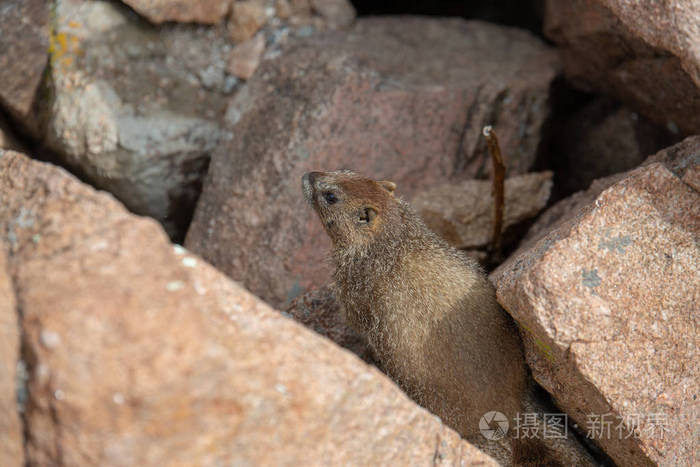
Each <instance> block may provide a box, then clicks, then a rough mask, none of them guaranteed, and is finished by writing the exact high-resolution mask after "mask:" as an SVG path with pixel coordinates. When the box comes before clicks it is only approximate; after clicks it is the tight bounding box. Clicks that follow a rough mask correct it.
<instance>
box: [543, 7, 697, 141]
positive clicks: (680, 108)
mask: <svg viewBox="0 0 700 467" xmlns="http://www.w3.org/2000/svg"><path fill="white" fill-rule="evenodd" d="M606 5H608V6H606ZM545 33H546V34H547V36H548V37H549V38H551V39H552V40H553V41H554V42H556V43H557V44H558V45H559V46H560V48H561V50H562V52H563V59H564V69H565V73H566V76H567V77H568V78H569V79H570V80H571V81H572V82H573V83H574V84H576V85H577V86H579V87H580V88H583V89H584V90H588V91H595V92H597V93H600V94H605V95H610V96H614V97H616V98H618V99H620V100H622V101H624V102H626V103H627V104H628V105H629V106H630V107H631V108H633V109H635V110H637V111H639V112H641V113H643V114H644V115H646V116H647V117H648V118H650V119H652V120H654V121H656V122H658V123H661V124H663V125H667V126H668V127H669V128H670V129H672V130H673V131H675V132H681V133H685V134H697V133H700V80H698V75H697V73H698V64H699V63H700V61H699V60H698V59H699V58H700V3H698V2H697V1H695V0H673V1H671V0H645V1H644V2H639V1H633V0H548V2H547V6H546V14H545Z"/></svg>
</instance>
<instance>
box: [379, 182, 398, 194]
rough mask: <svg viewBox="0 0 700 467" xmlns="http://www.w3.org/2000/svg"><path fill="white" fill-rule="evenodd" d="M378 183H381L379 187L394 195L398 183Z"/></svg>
mask: <svg viewBox="0 0 700 467" xmlns="http://www.w3.org/2000/svg"><path fill="white" fill-rule="evenodd" d="M377 183H379V186H381V187H382V188H384V189H385V190H386V191H388V192H389V193H391V194H393V193H394V190H395V189H396V183H394V182H390V181H389V180H382V181H379V182H377Z"/></svg>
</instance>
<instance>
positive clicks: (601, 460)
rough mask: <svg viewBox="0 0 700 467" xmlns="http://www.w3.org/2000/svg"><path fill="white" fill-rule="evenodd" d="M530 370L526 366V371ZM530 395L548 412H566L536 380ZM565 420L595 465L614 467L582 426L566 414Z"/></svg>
mask: <svg viewBox="0 0 700 467" xmlns="http://www.w3.org/2000/svg"><path fill="white" fill-rule="evenodd" d="M530 371H531V370H530V369H529V368H528V372H530ZM530 378H531V379H532V381H533V382H534V378H532V374H531V373H530ZM532 397H533V399H534V400H535V401H536V402H537V403H538V404H540V405H541V406H542V407H546V408H550V409H549V412H548V413H551V414H566V412H565V411H563V410H561V408H560V407H559V406H557V404H556V403H555V401H554V398H553V397H552V395H551V394H550V393H549V392H547V390H546V389H545V388H543V387H542V386H540V385H539V384H537V382H534V383H533V384H532ZM565 420H566V424H567V430H568V432H569V433H570V434H571V435H572V437H573V438H574V439H575V440H576V441H578V442H579V443H580V444H581V446H583V448H584V449H585V450H587V451H588V453H589V454H590V455H591V457H593V460H594V461H595V465H597V466H598V467H616V465H617V464H615V462H614V461H613V460H612V459H611V458H610V456H608V455H607V454H605V452H604V451H603V450H602V449H601V448H600V447H599V446H598V445H597V444H596V443H595V441H594V440H592V439H591V438H589V437H587V436H586V435H585V434H584V431H583V427H579V426H578V425H576V423H575V422H574V421H573V420H572V419H571V418H570V417H569V416H568V415H567V416H566V418H565Z"/></svg>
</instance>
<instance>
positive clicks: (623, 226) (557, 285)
mask: <svg viewBox="0 0 700 467" xmlns="http://www.w3.org/2000/svg"><path fill="white" fill-rule="evenodd" d="M699 150H700V138H693V139H690V140H687V141H685V142H684V143H682V144H681V145H678V146H677V147H675V148H670V149H668V150H666V151H663V152H662V153H660V154H657V155H656V156H654V157H655V158H656V160H649V161H648V162H647V163H645V164H644V165H642V166H641V167H640V168H638V169H635V170H633V171H631V172H628V173H626V174H622V175H618V176H616V177H615V179H608V180H607V181H605V182H604V183H603V184H602V186H605V185H608V187H607V189H602V191H601V192H599V193H598V194H595V195H594V194H593V193H589V194H587V195H586V196H591V197H592V198H593V199H592V201H591V202H590V203H587V204H586V205H585V206H583V207H582V208H580V209H579V210H578V211H577V212H572V213H570V214H568V215H565V216H563V217H561V218H560V219H559V220H557V221H556V222H554V223H553V226H552V227H551V228H550V229H549V230H544V231H542V232H540V233H539V239H537V238H536V239H535V240H534V242H532V243H530V247H529V248H524V249H523V250H521V251H520V252H518V253H516V254H515V255H513V256H512V257H511V258H510V259H509V260H508V261H507V262H506V263H504V264H503V265H502V266H501V267H500V268H499V269H498V270H496V271H495V272H494V273H493V276H492V277H493V279H494V281H495V282H496V283H497V291H498V300H499V302H500V303H501V304H502V305H503V307H504V308H505V309H506V310H508V312H509V313H511V315H513V317H514V318H515V319H516V320H517V321H518V322H519V323H520V325H521V329H523V330H524V332H523V336H524V341H525V348H526V354H527V359H528V363H529V365H530V367H531V369H532V371H533V376H534V377H535V379H536V380H537V381H538V382H539V383H540V384H541V385H542V386H543V387H545V388H546V389H547V390H548V391H549V392H550V393H552V395H553V396H554V399H555V401H556V403H557V405H558V406H559V407H561V408H562V409H563V410H565V411H566V412H567V413H568V414H569V416H570V417H572V418H573V420H574V421H575V422H576V423H578V425H579V426H580V427H581V428H583V429H584V430H587V431H588V434H589V435H590V436H591V437H592V438H594V439H595V440H596V442H597V443H599V444H600V446H601V447H602V448H603V449H604V450H605V451H606V452H607V453H608V454H609V455H610V456H611V457H612V458H613V459H614V460H615V461H616V462H617V463H619V464H620V465H646V464H650V463H657V464H660V465H669V466H670V465H674V466H675V465H692V464H693V458H694V457H693V456H695V455H696V454H695V453H694V450H695V449H697V436H696V435H697V433H696V430H697V420H698V419H699V418H700V406H699V405H698V403H697V401H696V399H697V396H698V381H699V380H700V358H698V348H700V337H699V336H698V332H697V329H698V326H699V325H700V309H698V303H700V289H698V286H697V285H698V284H699V283H700V271H699V270H698V267H697V266H698V264H700V249H699V248H698V241H699V240H700V192H698V191H696V190H695V189H693V187H692V186H691V185H690V184H687V183H684V181H683V179H686V178H689V179H691V180H692V179H693V176H694V175H693V174H697V173H698V168H699V167H700V159H699V158H698V154H700V152H698V151H699ZM589 199H590V198H589ZM608 428H609V430H610V432H609V434H608V432H607V430H608Z"/></svg>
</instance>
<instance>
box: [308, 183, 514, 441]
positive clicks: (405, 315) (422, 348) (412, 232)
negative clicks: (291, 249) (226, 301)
mask: <svg viewBox="0 0 700 467" xmlns="http://www.w3.org/2000/svg"><path fill="white" fill-rule="evenodd" d="M303 186H304V194H305V197H306V199H307V200H309V201H310V202H311V203H312V205H313V206H314V208H315V209H316V211H317V212H318V215H319V216H320V218H321V222H322V223H323V226H324V228H325V229H326V232H327V233H328V235H329V236H330V238H331V240H332V242H333V253H332V254H333V260H334V262H335V266H336V271H335V283H336V287H337V293H338V299H339V301H340V303H341V304H342V306H343V310H344V312H345V313H346V317H347V319H348V321H349V323H350V324H351V325H352V326H353V327H355V328H357V330H358V331H360V332H361V333H363V334H365V335H366V337H367V340H368V342H369V344H370V346H371V348H372V349H373V350H374V352H375V354H376V357H377V358H378V360H379V361H380V363H381V365H382V366H383V369H384V370H385V371H386V372H387V373H388V374H389V375H390V376H391V377H392V378H393V379H395V380H396V381H397V382H398V383H399V384H400V385H401V386H402V387H403V388H404V390H405V391H406V392H407V393H408V394H409V395H410V396H411V397H413V398H414V399H415V400H416V401H418V402H419V403H420V404H422V405H424V406H425V407H427V408H429V409H430V410H431V411H433V412H434V413H436V414H438V415H440V417H442V418H443V420H444V421H445V422H446V423H447V424H448V425H450V426H452V427H454V428H455V429H456V430H457V431H459V432H460V433H461V434H462V435H463V436H465V437H471V436H473V435H476V434H478V433H479V420H480V418H481V416H482V415H484V414H485V413H486V412H489V411H491V410H497V411H499V412H502V413H504V414H505V415H506V416H507V417H508V419H509V420H513V419H514V417H515V416H516V414H517V413H518V412H521V411H522V410H521V409H522V405H521V399H522V394H523V393H524V391H525V390H526V386H527V374H526V370H525V363H524V358H523V354H522V350H521V346H520V341H519V337H518V335H517V330H516V329H515V327H514V325H513V323H512V322H511V320H510V319H509V317H508V316H507V315H506V314H505V312H504V311H503V310H502V309H501V308H500V307H499V305H498V303H497V302H496V297H495V292H494V289H493V286H492V285H491V284H490V283H489V281H488V280H487V279H486V277H485V276H484V273H483V272H482V271H481V269H480V268H479V266H478V264H477V263H476V262H474V261H473V260H472V259H470V258H468V257H467V256H465V255H464V254H462V253H461V252H459V251H458V250H456V249H454V248H452V247H451V246H449V245H447V244H446V243H445V242H444V241H442V240H441V239H439V238H438V237H437V236H436V235H435V234H434V233H433V232H431V231H430V230H429V229H428V228H427V227H426V226H425V224H424V223H423V222H422V221H421V219H420V218H419V217H418V215H417V214H416V213H415V212H414V211H413V210H412V209H411V207H410V206H409V205H408V204H407V203H405V202H403V201H402V200H401V199H399V198H396V197H394V194H393V191H394V187H395V186H394V184H393V183H391V182H375V181H373V180H370V179H367V178H363V177H360V176H358V175H356V174H354V173H352V172H347V171H341V172H329V173H320V172H311V173H309V174H307V175H306V176H305V178H304V183H303Z"/></svg>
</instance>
